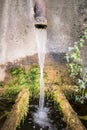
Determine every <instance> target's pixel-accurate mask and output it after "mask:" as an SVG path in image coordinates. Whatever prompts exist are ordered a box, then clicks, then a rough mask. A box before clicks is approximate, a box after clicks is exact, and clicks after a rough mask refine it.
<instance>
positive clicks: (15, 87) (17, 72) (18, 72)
mask: <svg viewBox="0 0 87 130" xmlns="http://www.w3.org/2000/svg"><path fill="white" fill-rule="evenodd" d="M9 73H10V74H11V76H10V83H9V84H8V85H7V90H6V93H5V96H6V95H7V96H8V97H12V98H13V97H15V96H16V95H17V94H18V93H19V92H20V90H21V89H22V88H23V87H25V88H28V89H29V91H30V93H31V96H34V98H37V97H38V95H39V67H38V66H36V65H33V66H32V67H31V68H30V69H29V70H28V71H27V72H26V71H25V69H24V68H21V67H20V68H19V67H18V68H11V69H9Z"/></svg>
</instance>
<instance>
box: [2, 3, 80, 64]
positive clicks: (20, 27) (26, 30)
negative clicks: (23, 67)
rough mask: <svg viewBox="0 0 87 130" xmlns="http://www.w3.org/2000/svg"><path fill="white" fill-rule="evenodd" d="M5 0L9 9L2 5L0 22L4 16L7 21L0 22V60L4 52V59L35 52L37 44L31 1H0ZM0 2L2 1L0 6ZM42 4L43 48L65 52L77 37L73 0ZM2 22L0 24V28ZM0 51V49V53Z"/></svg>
mask: <svg viewBox="0 0 87 130" xmlns="http://www.w3.org/2000/svg"><path fill="white" fill-rule="evenodd" d="M9 1H10V3H9V5H8V8H9V9H7V10H6V8H4V11H5V12H7V14H6V17H5V18H4V16H3V19H0V21H2V24H3V22H4V21H6V19H7V22H5V23H4V24H6V25H5V26H6V30H5V34H4V36H5V43H4V44H5V45H4V47H3V44H2V43H0V44H2V47H1V51H0V55H1V56H2V57H1V59H2V58H3V55H4V58H5V60H6V61H13V60H16V59H19V58H21V57H26V56H28V55H33V54H35V53H36V52H37V47H36V41H35V33H34V26H33V23H32V20H31V19H32V15H33V13H30V11H31V10H32V8H33V6H32V4H31V3H30V2H31V1H29V0H15V1H13V0H4V1H3V2H4V3H6V2H7V3H8V2H9ZM1 3H2V0H1V1H0V5H1ZM46 3H47V20H48V29H47V31H48V43H47V51H48V52H52V53H61V52H65V51H66V50H67V47H68V46H69V45H70V44H71V43H72V41H73V40H74V39H73V37H74V38H75V37H77V31H78V29H76V25H77V21H78V20H77V9H76V5H75V0H73V1H72V0H61V1H60V0H54V1H50V0H46ZM3 6H4V5H3ZM3 6H2V7H3ZM6 6H7V5H6ZM0 10H2V8H1V9H0ZM31 12H32V11H31ZM1 13H2V11H1ZM1 13H0V14H1ZM30 20H31V21H30ZM2 24H0V27H1V26H2ZM2 51H3V52H4V54H3V55H2ZM5 60H4V61H5ZM4 61H3V62H4ZM0 63H2V62H0Z"/></svg>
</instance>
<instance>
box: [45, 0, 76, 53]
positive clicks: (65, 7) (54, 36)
mask: <svg viewBox="0 0 87 130" xmlns="http://www.w3.org/2000/svg"><path fill="white" fill-rule="evenodd" d="M47 18H48V46H47V48H48V50H49V51H51V52H54V53H55V52H57V53H59V52H66V50H67V48H68V46H69V45H71V44H72V43H73V41H75V40H76V38H77V36H78V33H77V31H78V26H77V25H78V13H77V5H76V2H75V0H53V1H50V0H47Z"/></svg>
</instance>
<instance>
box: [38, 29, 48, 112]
mask: <svg viewBox="0 0 87 130" xmlns="http://www.w3.org/2000/svg"><path fill="white" fill-rule="evenodd" d="M36 42H37V49H38V62H39V66H40V98H39V109H40V110H42V109H43V107H44V77H43V70H44V62H45V53H46V43H47V31H46V29H36Z"/></svg>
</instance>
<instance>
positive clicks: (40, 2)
mask: <svg viewBox="0 0 87 130" xmlns="http://www.w3.org/2000/svg"><path fill="white" fill-rule="evenodd" d="M34 12H35V27H36V28H38V29H44V28H47V19H46V5H45V0H35V6H34Z"/></svg>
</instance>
